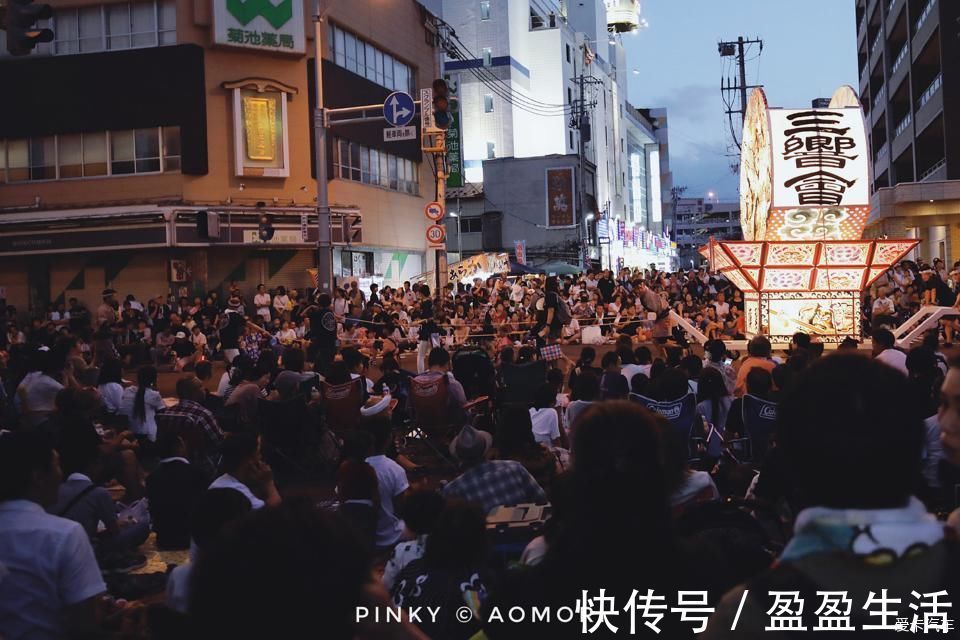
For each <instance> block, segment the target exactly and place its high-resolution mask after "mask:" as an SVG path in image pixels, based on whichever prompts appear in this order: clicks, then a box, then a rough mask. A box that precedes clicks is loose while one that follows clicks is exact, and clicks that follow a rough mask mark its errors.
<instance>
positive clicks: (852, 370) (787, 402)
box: [702, 354, 960, 639]
mask: <svg viewBox="0 0 960 640" xmlns="http://www.w3.org/2000/svg"><path fill="white" fill-rule="evenodd" d="M902 388H903V377H902V376H901V375H900V374H898V373H895V372H894V371H892V370H891V369H890V368H888V367H884V366H882V365H880V364H879V363H877V362H873V361H871V360H869V359H867V358H863V357H860V356H858V355H855V354H849V355H844V354H836V355H831V356H829V357H826V358H821V359H819V360H818V361H817V362H816V363H814V364H813V365H812V366H810V367H809V368H808V369H807V370H806V371H804V372H803V373H802V374H801V375H800V376H799V378H798V380H797V382H796V384H795V385H794V387H793V389H791V391H790V392H789V393H788V394H787V396H786V397H785V398H784V399H783V402H782V403H781V405H780V409H781V410H780V411H779V412H778V422H779V446H780V448H781V449H782V452H783V456H784V466H785V471H786V473H787V474H788V475H789V476H790V477H791V478H792V479H793V484H794V490H793V496H792V497H793V500H794V502H795V504H796V505H797V506H798V507H800V508H802V509H803V510H802V511H800V512H799V514H798V515H797V518H796V522H795V525H794V536H793V538H792V539H791V540H790V542H789V543H788V544H787V546H786V548H785V549H784V550H783V552H782V553H781V554H780V558H779V559H778V561H777V562H776V564H775V565H774V567H773V568H772V569H770V570H769V571H767V572H765V573H763V574H761V575H760V576H757V577H756V578H754V579H752V580H750V581H748V582H747V583H746V584H744V585H742V586H740V587H737V588H736V589H734V590H733V591H731V592H729V593H728V594H727V595H726V596H724V597H723V599H722V600H721V601H720V603H719V604H718V606H717V608H716V612H715V613H714V615H713V616H712V617H711V619H710V622H709V625H708V626H707V630H706V633H705V634H703V636H702V637H705V638H711V639H713V638H734V637H745V635H746V636H753V635H759V634H760V633H761V632H763V631H765V630H768V629H769V621H770V617H769V615H767V614H766V613H765V612H767V611H768V610H769V609H770V605H771V603H772V602H773V600H774V599H775V594H773V593H771V592H772V591H788V592H789V591H791V590H792V591H796V590H797V589H799V590H800V591H801V592H806V591H807V590H811V591H810V592H811V593H812V592H813V591H830V590H837V591H840V590H842V591H843V592H844V593H845V597H849V599H850V601H852V602H855V603H864V604H863V605H859V604H858V605H857V608H856V610H855V611H854V612H853V613H852V620H851V625H850V626H851V627H853V628H863V627H864V625H868V624H878V623H881V624H882V623H883V622H884V621H883V620H881V619H880V618H878V617H876V615H875V614H874V610H876V607H875V606H871V604H875V603H876V602H877V598H878V597H880V596H879V595H878V594H877V593H874V592H875V591H878V590H879V589H875V585H883V589H884V591H883V594H882V598H883V599H884V600H885V601H887V602H894V603H896V602H902V603H904V607H903V609H906V603H908V602H911V603H912V602H915V601H916V600H915V597H914V596H911V592H912V593H915V594H917V593H934V592H937V591H939V590H941V589H944V588H947V587H948V586H952V585H955V584H956V579H955V578H956V575H957V572H958V571H960V567H958V566H957V562H956V558H957V557H958V556H957V554H956V553H955V552H954V551H953V549H952V545H954V544H956V543H955V542H952V541H950V542H947V541H945V540H944V528H943V526H942V524H941V523H939V522H937V520H936V518H935V517H934V516H932V515H930V514H928V513H927V511H926V509H925V508H924V507H923V505H922V504H921V503H920V502H919V501H918V500H917V499H916V498H914V497H912V493H913V490H914V487H915V485H916V479H917V477H918V476H919V474H920V466H921V452H922V447H923V427H922V424H921V421H920V419H919V418H918V417H917V416H916V414H915V413H914V412H913V410H912V408H911V407H910V406H909V405H908V404H907V403H905V402H885V401H884V400H885V399H889V398H896V397H898V396H899V395H900V392H901V390H902ZM812 398H816V399H817V400H816V401H815V402H812V401H811V399H812ZM824 443H829V446H824ZM811 461H816V463H815V464H811ZM746 590H748V591H749V594H747V593H746ZM888 598H892V600H891V599H888ZM860 607H863V609H865V610H866V612H864V611H862V610H861V609H860ZM906 610H908V611H909V609H906ZM816 611H817V608H816V606H814V607H807V608H804V610H803V611H802V615H801V612H799V611H798V615H797V618H799V619H800V624H803V625H805V626H806V627H807V628H813V627H814V626H815V625H816V624H817V618H816V613H815V612H816ZM908 615H909V614H908ZM734 617H736V618H737V619H738V624H737V627H736V631H735V632H731V631H730V628H731V623H732V620H733V619H734ZM886 624H887V625H889V627H888V628H889V629H891V630H892V629H893V628H894V627H893V616H892V614H891V616H888V618H887V621H886ZM926 631H927V632H928V633H929V632H931V631H932V629H931V627H930V626H927V627H926ZM764 635H768V634H764ZM787 635H789V634H784V635H783V636H782V637H784V638H785V637H787Z"/></svg>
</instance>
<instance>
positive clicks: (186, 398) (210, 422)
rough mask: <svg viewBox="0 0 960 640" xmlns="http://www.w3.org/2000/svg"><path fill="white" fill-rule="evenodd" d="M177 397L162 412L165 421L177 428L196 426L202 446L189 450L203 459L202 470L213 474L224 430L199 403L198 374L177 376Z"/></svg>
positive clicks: (200, 386)
mask: <svg viewBox="0 0 960 640" xmlns="http://www.w3.org/2000/svg"><path fill="white" fill-rule="evenodd" d="M177 398H179V399H180V401H179V402H178V403H177V404H175V405H173V406H172V407H170V408H168V409H164V410H163V411H162V412H161V413H162V415H163V416H164V419H165V420H166V421H167V423H168V424H171V426H174V427H175V428H176V429H177V430H178V433H179V432H183V430H196V435H197V436H200V437H201V439H202V442H203V443H204V447H203V449H202V450H200V451H194V452H192V453H193V454H195V456H196V457H197V458H200V459H201V460H202V461H203V464H202V465H201V470H202V471H203V472H204V473H207V474H209V476H210V477H212V476H213V472H214V471H216V468H217V465H216V459H217V450H218V449H219V447H220V443H221V442H223V430H222V429H220V425H218V424H217V419H216V417H214V415H213V413H212V412H211V411H210V410H209V409H207V408H206V407H204V406H203V404H201V403H202V402H203V401H204V399H205V398H206V392H205V391H204V389H203V386H202V383H201V382H200V380H199V379H197V378H180V379H179V380H177Z"/></svg>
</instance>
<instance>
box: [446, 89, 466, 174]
mask: <svg viewBox="0 0 960 640" xmlns="http://www.w3.org/2000/svg"><path fill="white" fill-rule="evenodd" d="M444 79H445V80H446V81H447V86H448V87H450V113H451V115H452V116H453V118H452V120H451V121H450V128H449V129H447V188H448V189H456V188H459V187H462V186H463V152H462V146H463V117H462V112H461V110H460V74H459V73H448V74H446V75H444Z"/></svg>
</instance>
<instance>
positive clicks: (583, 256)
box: [577, 44, 587, 269]
mask: <svg viewBox="0 0 960 640" xmlns="http://www.w3.org/2000/svg"><path fill="white" fill-rule="evenodd" d="M586 46H587V45H586V44H584V45H583V46H582V47H581V53H583V54H586V50H585V47H586ZM584 71H585V69H584V68H583V65H582V63H581V68H580V76H579V78H578V84H579V87H580V102H579V104H578V105H577V112H578V114H579V118H578V120H577V130H578V131H579V134H580V135H579V141H580V144H579V145H577V147H578V154H579V159H578V162H579V174H580V175H579V179H578V182H579V183H580V188H579V189H578V192H579V194H578V195H579V197H578V200H579V209H580V220H578V221H577V246H578V250H579V254H580V268H581V269H584V268H586V265H587V252H586V241H585V239H584V238H585V236H586V234H585V231H586V229H585V228H584V225H586V224H587V216H586V212H585V211H584V209H585V207H584V194H585V193H586V187H585V186H584V184H583V181H584V168H583V156H584V153H585V145H584V143H583V119H584V117H585V115H586V112H587V107H586V99H585V97H584V90H583V82H584V77H583V72H584Z"/></svg>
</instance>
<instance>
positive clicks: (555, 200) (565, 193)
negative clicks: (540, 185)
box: [546, 167, 576, 227]
mask: <svg viewBox="0 0 960 640" xmlns="http://www.w3.org/2000/svg"><path fill="white" fill-rule="evenodd" d="M546 181H547V226H548V227H568V226H571V225H573V223H574V222H573V220H574V209H575V205H576V202H575V200H574V196H573V194H574V182H573V167H556V168H553V169H547V178H546Z"/></svg>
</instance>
